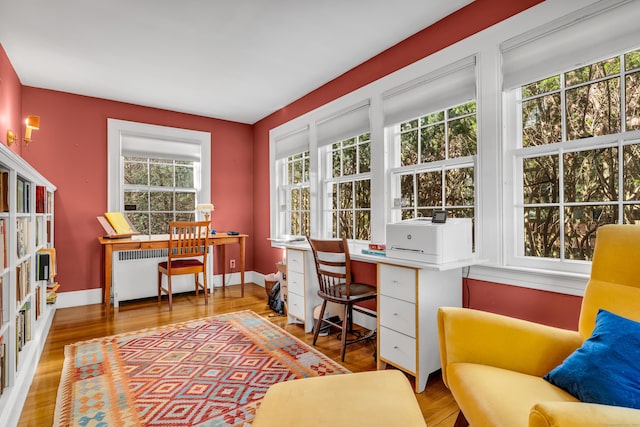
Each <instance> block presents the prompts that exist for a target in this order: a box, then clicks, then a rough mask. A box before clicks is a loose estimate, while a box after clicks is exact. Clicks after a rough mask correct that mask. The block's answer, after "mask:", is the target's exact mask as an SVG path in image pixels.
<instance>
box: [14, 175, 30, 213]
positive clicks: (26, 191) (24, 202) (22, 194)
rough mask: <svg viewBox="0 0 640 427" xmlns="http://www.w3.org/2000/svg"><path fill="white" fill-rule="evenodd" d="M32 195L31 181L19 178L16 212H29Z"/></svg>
mask: <svg viewBox="0 0 640 427" xmlns="http://www.w3.org/2000/svg"><path fill="white" fill-rule="evenodd" d="M30 196H31V183H30V182H29V181H25V180H23V179H21V178H18V181H17V183H16V212H18V213H27V212H29V202H30V199H29V198H30Z"/></svg>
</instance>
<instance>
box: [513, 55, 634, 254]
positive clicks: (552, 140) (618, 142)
mask: <svg viewBox="0 0 640 427" xmlns="http://www.w3.org/2000/svg"><path fill="white" fill-rule="evenodd" d="M515 99H516V103H515V105H516V109H517V111H518V113H517V118H518V122H519V123H520V125H519V131H518V133H517V135H516V137H517V138H518V141H517V142H518V143H517V147H518V148H517V149H516V150H514V152H513V155H514V160H513V162H514V163H513V164H514V172H515V175H514V185H515V190H516V200H515V212H514V221H515V225H516V230H517V234H518V236H519V237H518V238H517V242H518V247H517V248H516V249H517V253H518V255H519V256H523V257H530V258H540V259H552V260H560V261H574V260H577V261H590V260H591V258H592V256H593V249H594V244H595V236H596V231H597V229H598V227H599V226H601V225H604V224H609V223H634V222H635V221H636V220H639V219H640V181H639V180H638V177H640V156H639V154H640V132H638V130H640V51H637V50H636V51H631V52H628V53H626V54H623V55H619V56H614V57H610V58H607V59H605V60H602V61H598V62H593V63H590V64H588V65H585V66H583V67H580V68H576V69H572V70H569V71H567V72H564V73H560V74H555V75H551V76H548V77H547V78H544V79H541V80H539V81H536V82H534V83H530V84H525V85H523V86H521V87H519V88H517V89H516V90H515Z"/></svg>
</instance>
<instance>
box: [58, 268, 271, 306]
mask: <svg viewBox="0 0 640 427" xmlns="http://www.w3.org/2000/svg"><path fill="white" fill-rule="evenodd" d="M225 279H226V280H225V282H226V285H227V286H230V285H239V284H240V273H230V274H227V275H226V276H225ZM244 282H245V283H255V284H257V285H258V286H262V287H264V275H263V274H260V273H257V272H255V271H247V272H245V273H244ZM213 286H215V287H216V288H220V287H222V275H221V274H216V275H214V276H213ZM101 303H102V289H100V288H98V289H87V290H84V291H70V292H59V293H58V298H57V299H56V308H69V307H78V306H82V305H91V304H101Z"/></svg>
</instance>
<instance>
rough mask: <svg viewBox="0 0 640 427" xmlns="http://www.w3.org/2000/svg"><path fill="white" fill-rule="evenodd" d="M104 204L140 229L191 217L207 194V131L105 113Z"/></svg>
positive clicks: (159, 229) (157, 229)
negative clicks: (171, 126) (140, 121)
mask: <svg viewBox="0 0 640 427" xmlns="http://www.w3.org/2000/svg"><path fill="white" fill-rule="evenodd" d="M108 143H109V165H108V171H109V177H108V186H109V188H108V195H109V200H108V210H109V211H122V212H125V214H126V215H127V217H128V218H129V219H130V220H131V222H132V223H133V225H134V226H135V228H136V229H137V230H138V231H139V232H140V233H143V234H165V233H167V232H168V224H169V222H170V221H174V220H178V221H180V220H194V219H196V212H195V207H196V205H197V204H198V203H208V202H209V200H210V180H211V178H210V165H209V163H210V162H209V159H210V151H211V148H210V145H211V136H210V134H209V133H208V132H199V131H192V130H187V129H177V128H169V127H164V126H155V125H148V124H144V123H135V122H127V121H123V120H115V119H108Z"/></svg>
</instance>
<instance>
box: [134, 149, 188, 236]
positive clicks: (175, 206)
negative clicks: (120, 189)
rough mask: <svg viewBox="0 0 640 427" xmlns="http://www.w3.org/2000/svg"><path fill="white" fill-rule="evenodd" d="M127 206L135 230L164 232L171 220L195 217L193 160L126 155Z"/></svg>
mask: <svg viewBox="0 0 640 427" xmlns="http://www.w3.org/2000/svg"><path fill="white" fill-rule="evenodd" d="M123 168H124V171H123V172H124V175H123V178H124V210H125V213H126V215H127V217H128V218H129V220H130V221H131V222H132V223H133V225H134V227H135V228H136V230H138V231H139V232H140V233H143V234H165V233H167V232H168V226H169V222H170V221H193V220H195V206H196V189H195V179H194V176H195V175H194V163H193V162H187V161H177V160H166V159H150V158H140V157H125V158H124V162H123Z"/></svg>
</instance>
